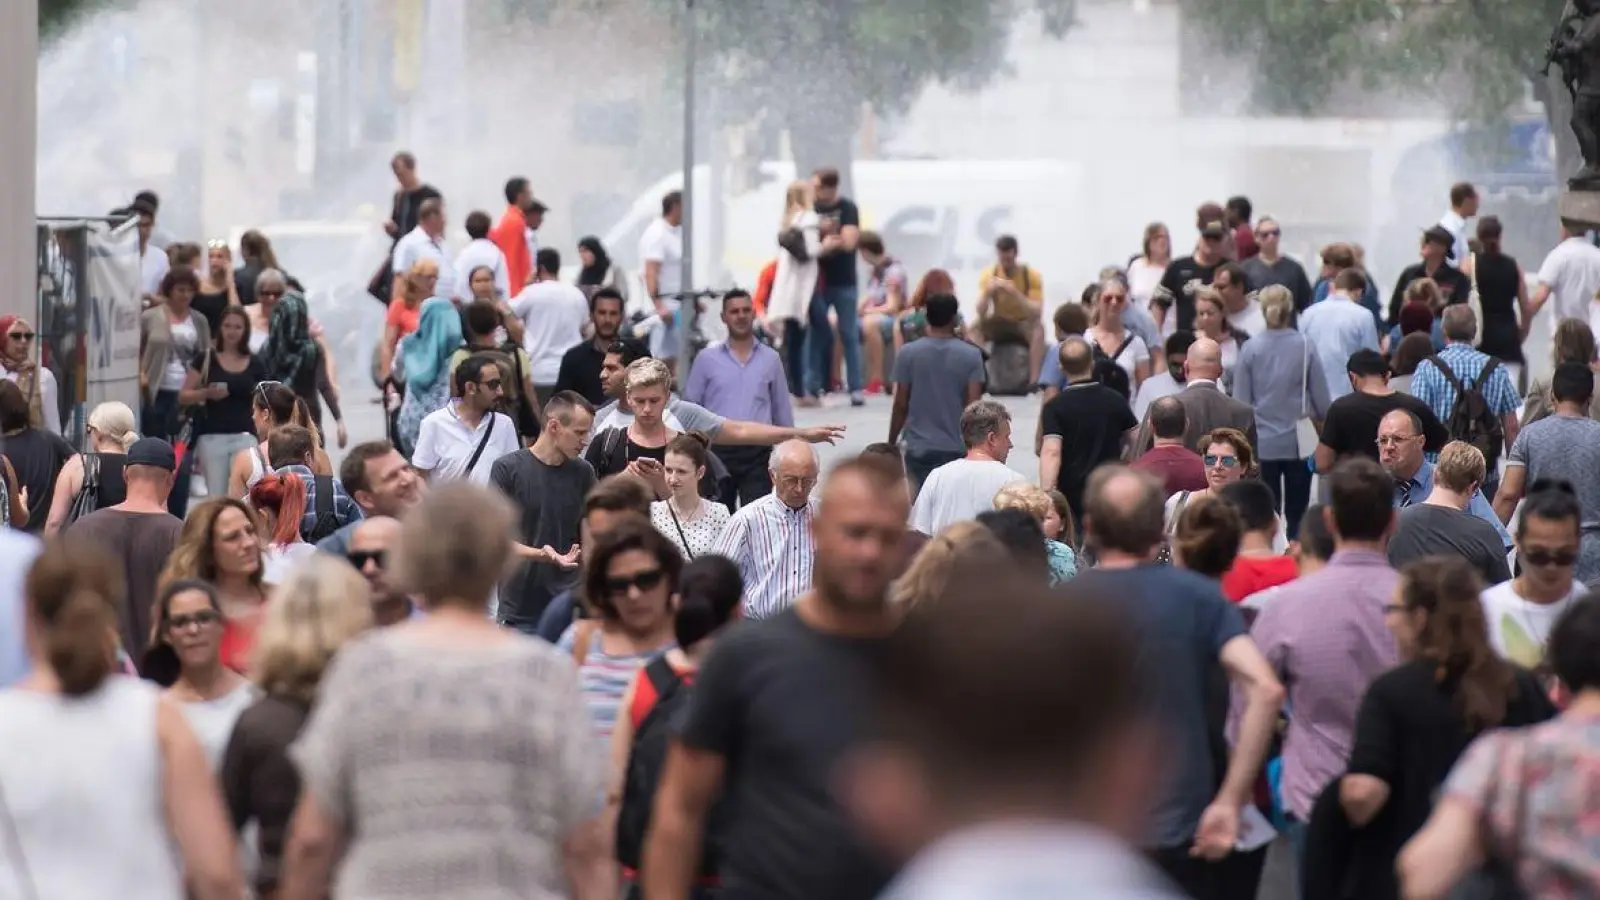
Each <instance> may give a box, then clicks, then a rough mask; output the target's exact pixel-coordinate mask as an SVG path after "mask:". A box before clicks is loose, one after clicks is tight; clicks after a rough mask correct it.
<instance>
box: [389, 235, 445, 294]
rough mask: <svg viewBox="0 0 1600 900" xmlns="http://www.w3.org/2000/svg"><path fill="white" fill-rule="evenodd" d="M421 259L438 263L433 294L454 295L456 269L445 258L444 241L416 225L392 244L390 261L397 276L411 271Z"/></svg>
mask: <svg viewBox="0 0 1600 900" xmlns="http://www.w3.org/2000/svg"><path fill="white" fill-rule="evenodd" d="M421 259H431V260H434V261H435V262H437V263H438V264H439V280H438V281H437V282H434V285H433V295H434V296H435V297H440V298H443V299H445V300H449V299H450V298H451V297H454V296H455V292H456V270H455V269H454V268H452V267H451V265H450V260H448V259H445V255H444V241H442V240H434V239H433V237H432V236H431V235H429V234H428V233H427V232H426V231H423V230H422V226H421V225H418V226H417V227H415V228H413V229H411V230H410V231H409V232H407V233H406V235H405V237H402V238H401V239H400V240H399V241H397V242H396V243H395V245H394V259H393V260H391V263H392V265H393V267H394V274H395V276H396V277H399V276H401V275H404V274H405V273H406V272H409V271H411V267H412V266H413V265H414V264H415V263H416V262H417V261H418V260H421Z"/></svg>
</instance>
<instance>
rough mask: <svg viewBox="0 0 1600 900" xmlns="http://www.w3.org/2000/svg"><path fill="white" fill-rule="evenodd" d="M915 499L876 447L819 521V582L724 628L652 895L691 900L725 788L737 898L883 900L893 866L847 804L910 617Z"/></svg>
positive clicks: (663, 805)
mask: <svg viewBox="0 0 1600 900" xmlns="http://www.w3.org/2000/svg"><path fill="white" fill-rule="evenodd" d="M909 512H910V509H909V502H908V500H907V498H906V492H905V490H904V488H903V487H902V486H901V483H900V476H899V473H898V472H896V471H895V470H894V468H893V467H892V466H887V465H884V463H883V461H882V460H880V459H874V458H872V457H866V458H858V459H854V460H850V461H847V462H844V463H841V464H839V465H838V466H836V467H835V468H834V469H833V471H832V473H831V474H830V475H829V476H828V480H827V483H826V484H824V485H823V487H822V499H821V502H820V504H819V505H818V507H817V513H816V517H815V519H814V520H813V524H812V528H813V531H814V534H815V537H816V545H817V555H816V566H815V570H814V581H813V589H812V590H811V591H809V592H808V593H806V594H804V595H803V596H801V597H800V598H799V599H798V600H797V601H796V602H795V604H794V605H793V606H792V607H790V608H789V609H786V610H784V611H783V612H782V613H780V614H778V615H777V616H774V617H773V618H771V619H765V620H762V621H756V622H750V623H747V624H745V625H742V626H740V627H739V628H737V629H732V630H730V631H729V632H728V633H727V634H726V636H724V637H721V638H719V639H718V643H717V645H716V647H715V649H713V650H712V652H711V655H710V657H709V658H708V659H707V660H706V662H705V664H704V665H703V666H702V667H701V669H700V671H699V673H698V675H697V676H696V678H695V685H694V691H695V694H694V698H693V700H692V702H691V705H690V708H689V711H688V718H687V721H686V722H685V723H684V727H683V731H682V734H681V737H680V739H679V740H678V741H677V742H676V743H674V744H673V746H672V748H671V749H670V750H669V751H668V756H667V763H666V768H665V770H664V771H665V774H664V775H663V777H662V781H661V784H660V787H659V788H658V793H657V795H656V805H655V812H654V816H653V821H652V822H651V827H650V834H649V839H648V842H647V844H646V846H645V856H644V866H643V876H644V877H643V883H642V885H641V886H642V888H643V892H644V896H647V897H652V898H671V900H682V898H686V897H688V896H689V890H690V887H691V883H692V882H693V881H694V878H695V873H696V872H697V871H698V870H699V866H698V863H699V859H698V857H699V854H700V847H701V837H702V834H703V832H704V830H705V823H706V813H707V810H708V809H710V807H711V804H712V802H713V801H715V800H716V799H717V798H718V797H719V796H720V795H722V794H723V793H724V792H726V794H727V795H728V796H729V798H730V800H731V803H730V805H731V808H732V815H731V816H730V818H729V820H728V821H727V822H726V823H725V824H726V828H725V830H724V831H723V833H724V834H726V835H727V836H728V837H729V840H728V841H727V843H726V844H725V845H724V846H723V847H722V860H721V875H722V884H723V891H724V892H725V895H726V896H738V897H741V898H794V900H807V898H818V897H826V898H829V900H869V898H873V897H876V896H878V894H879V893H880V892H881V891H882V889H883V887H884V886H885V884H886V883H887V880H888V878H889V877H890V875H891V874H892V873H891V870H890V868H889V866H888V865H887V864H886V863H885V861H884V860H883V859H881V858H879V857H878V856H876V855H875V854H874V853H873V852H872V851H870V850H869V849H867V847H866V846H865V844H864V842H863V841H862V839H861V836H860V835H859V834H858V833H857V832H856V830H855V826H854V825H853V823H852V822H851V820H850V819H849V818H847V816H846V814H845V811H844V810H843V808H842V807H841V805H840V803H839V802H838V799H837V795H836V793H835V790H836V788H837V786H838V779H839V778H840V777H841V775H843V774H844V773H843V772H842V771H841V764H842V763H844V762H846V761H847V760H848V759H849V758H850V757H851V755H852V754H853V752H854V751H856V750H858V749H859V748H861V747H862V745H863V743H864V741H865V738H866V733H865V729H866V725H867V722H866V716H867V714H868V710H867V709H866V706H865V705H866V703H867V702H868V699H869V698H868V695H869V694H870V686H871V681H870V673H869V672H868V670H867V667H868V666H870V665H871V664H872V662H873V660H874V659H875V658H876V657H877V655H878V653H879V652H880V650H881V648H882V646H883V643H884V640H885V638H886V636H887V635H888V634H889V633H890V632H891V630H892V629H893V627H894V624H895V621H896V618H897V614H896V611H895V610H893V609H892V608H891V607H890V606H889V602H888V595H887V591H888V587H889V583H890V581H891V580H892V579H893V578H894V573H895V571H896V568H897V566H898V562H899V553H898V552H897V551H898V549H899V547H900V544H901V541H902V540H903V539H904V536H905V528H906V517H907V515H908V514H909Z"/></svg>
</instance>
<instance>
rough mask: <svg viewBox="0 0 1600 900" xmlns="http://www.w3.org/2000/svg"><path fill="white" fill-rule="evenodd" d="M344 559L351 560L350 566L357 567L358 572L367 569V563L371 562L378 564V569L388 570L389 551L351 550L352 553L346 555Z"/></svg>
mask: <svg viewBox="0 0 1600 900" xmlns="http://www.w3.org/2000/svg"><path fill="white" fill-rule="evenodd" d="M344 558H345V559H347V560H349V561H350V565H352V566H355V567H356V570H357V571H361V570H363V569H365V568H366V567H367V563H369V562H370V563H377V564H378V568H380V569H382V568H386V567H387V563H388V562H389V551H387V550H350V551H348V552H346V553H345V555H344Z"/></svg>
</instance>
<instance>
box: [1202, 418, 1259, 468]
mask: <svg viewBox="0 0 1600 900" xmlns="http://www.w3.org/2000/svg"><path fill="white" fill-rule="evenodd" d="M1196 444H1197V446H1198V447H1199V448H1200V451H1201V452H1202V453H1204V452H1205V449H1206V448H1207V447H1209V446H1211V445H1212V444H1227V445H1228V446H1230V447H1232V448H1233V455H1234V456H1237V457H1239V468H1240V470H1241V471H1242V472H1243V474H1244V477H1246V478H1248V477H1250V476H1251V475H1254V474H1255V471H1256V448H1254V447H1252V446H1250V438H1248V437H1246V436H1245V433H1244V432H1242V431H1240V430H1239V429H1237V428H1213V429H1211V430H1210V431H1208V432H1206V433H1205V434H1202V435H1201V436H1200V440H1199V441H1197V442H1196Z"/></svg>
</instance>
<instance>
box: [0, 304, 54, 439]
mask: <svg viewBox="0 0 1600 900" xmlns="http://www.w3.org/2000/svg"><path fill="white" fill-rule="evenodd" d="M38 346H39V340H38V337H37V335H35V334H34V331H33V326H32V325H30V324H28V321H27V320H26V319H24V318H22V317H21V316H0V378H4V379H5V380H7V381H9V382H11V383H13V384H15V385H16V386H17V387H18V388H20V389H21V390H22V395H23V396H24V397H27V398H28V419H29V421H30V423H31V424H32V425H33V427H35V428H43V429H45V430H46V431H51V432H54V433H56V434H60V433H61V406H60V404H59V402H58V401H57V391H56V376H55V373H53V372H51V371H50V370H49V369H47V368H45V367H44V366H41V365H39V363H38V361H36V360H35V359H34V350H35V349H36V348H37V347H38Z"/></svg>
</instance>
